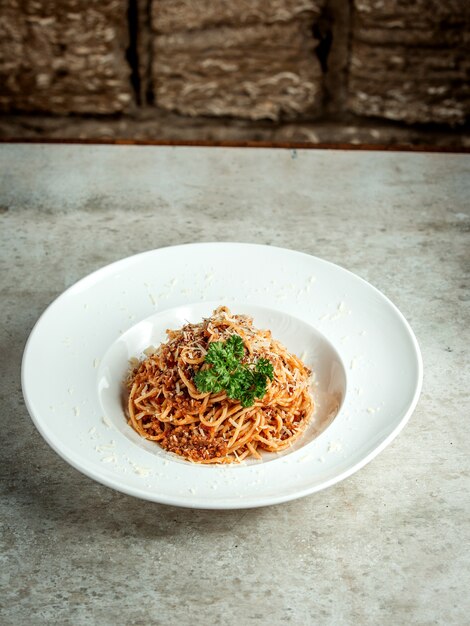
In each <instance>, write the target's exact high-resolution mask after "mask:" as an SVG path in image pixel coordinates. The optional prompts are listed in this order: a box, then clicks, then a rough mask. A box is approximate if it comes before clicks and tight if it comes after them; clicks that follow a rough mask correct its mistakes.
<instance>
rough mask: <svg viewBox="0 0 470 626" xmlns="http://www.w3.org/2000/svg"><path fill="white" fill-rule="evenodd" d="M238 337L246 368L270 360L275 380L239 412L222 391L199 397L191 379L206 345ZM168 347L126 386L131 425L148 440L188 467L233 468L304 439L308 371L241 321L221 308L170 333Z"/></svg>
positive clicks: (309, 407)
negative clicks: (183, 460)
mask: <svg viewBox="0 0 470 626" xmlns="http://www.w3.org/2000/svg"><path fill="white" fill-rule="evenodd" d="M234 334H237V335H239V336H240V337H241V338H242V339H243V344H244V348H245V355H244V357H243V361H244V362H247V363H248V362H253V360H254V359H257V358H264V359H268V360H269V361H270V362H271V363H272V365H273V371H274V376H273V380H272V382H271V381H268V385H267V390H266V393H265V395H264V397H263V398H261V399H256V400H255V402H254V404H253V405H252V406H249V407H243V406H242V405H241V403H240V402H239V401H237V400H232V399H230V398H228V397H227V395H226V393H225V392H224V391H221V392H218V393H201V392H200V391H199V390H198V388H197V387H196V385H195V382H194V376H195V374H196V373H197V372H198V371H199V370H200V369H201V368H203V367H205V368H207V367H208V366H207V365H205V366H204V359H205V356H206V354H207V350H208V347H209V345H210V344H211V343H212V342H214V341H225V340H227V339H228V338H229V337H230V336H231V335H234ZM167 335H168V341H167V342H166V343H163V344H161V345H160V347H159V348H158V349H157V350H156V351H154V352H153V353H152V354H150V355H149V356H148V358H146V359H145V360H144V361H142V362H140V363H139V364H138V365H137V366H136V367H135V368H133V370H132V371H131V372H130V374H129V376H128V379H127V381H126V382H127V388H128V393H129V395H128V418H129V423H130V425H131V426H132V427H133V428H134V429H135V430H136V431H137V432H138V433H139V434H140V435H142V437H145V438H146V439H149V440H152V441H155V442H157V443H159V444H160V445H161V446H162V447H163V448H164V449H165V450H168V451H170V452H174V453H176V454H178V455H180V456H182V457H184V458H186V459H187V460H189V461H194V462H198V463H231V462H234V461H242V460H243V459H245V458H247V457H255V458H257V459H260V458H261V455H260V452H261V451H263V450H266V451H269V452H279V451H281V450H284V449H285V448H287V447H289V446H291V445H292V443H293V442H294V441H295V439H297V437H299V435H300V434H301V433H302V432H303V430H304V428H305V426H306V424H307V422H308V420H309V418H310V416H311V414H312V411H313V400H312V397H311V395H310V389H309V387H310V375H311V371H310V370H309V369H308V368H307V367H306V366H305V365H304V364H303V363H302V361H301V360H300V359H298V358H297V357H296V356H294V355H293V354H290V353H289V352H288V351H287V350H286V348H285V347H284V346H283V345H282V344H281V343H279V342H278V341H276V340H275V339H273V338H272V335H271V331H269V330H258V329H256V328H255V327H254V326H253V321H252V319H251V318H250V317H248V316H245V315H232V313H231V312H230V311H229V310H228V309H227V308H226V307H219V308H218V309H216V310H215V311H214V313H213V315H212V317H210V318H207V319H204V320H203V321H202V322H201V323H199V324H187V325H185V326H183V328H182V329H181V330H168V331H167Z"/></svg>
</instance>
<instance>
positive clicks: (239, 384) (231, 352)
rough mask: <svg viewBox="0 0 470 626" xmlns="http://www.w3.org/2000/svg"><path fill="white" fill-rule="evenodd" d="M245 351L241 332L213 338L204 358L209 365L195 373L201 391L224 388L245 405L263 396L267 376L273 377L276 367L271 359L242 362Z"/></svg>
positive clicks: (231, 397) (217, 390)
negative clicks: (222, 338) (224, 338)
mask: <svg viewBox="0 0 470 626" xmlns="http://www.w3.org/2000/svg"><path fill="white" fill-rule="evenodd" d="M244 355H245V347H244V345H243V339H242V338H241V337H240V335H231V336H230V337H229V338H228V339H227V341H214V342H212V343H211V344H210V345H209V348H208V350H207V354H206V357H205V359H204V362H205V363H208V364H209V365H210V367H209V368H207V369H202V370H200V371H199V372H197V373H196V374H195V375H194V382H195V383H196V387H197V388H198V390H199V391H200V392H202V393H209V392H210V393H220V392H221V391H225V393H226V394H227V397H228V398H230V399H232V400H238V401H239V402H240V404H241V405H242V407H249V406H252V405H253V404H254V402H255V399H256V398H260V399H261V398H262V397H263V396H264V394H265V393H266V385H267V379H268V378H269V379H270V380H273V378H274V370H273V364H272V363H271V361H269V360H268V359H263V358H261V359H258V360H257V361H256V362H255V363H242V361H241V360H242V359H243V357H244Z"/></svg>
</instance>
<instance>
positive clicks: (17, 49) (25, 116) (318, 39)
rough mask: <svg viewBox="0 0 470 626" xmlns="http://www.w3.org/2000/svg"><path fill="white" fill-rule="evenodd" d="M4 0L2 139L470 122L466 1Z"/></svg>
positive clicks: (0, 31) (304, 134)
mask: <svg viewBox="0 0 470 626" xmlns="http://www.w3.org/2000/svg"><path fill="white" fill-rule="evenodd" d="M0 7H1V16H2V19H1V20H0V112H1V113H2V116H1V117H0V135H3V136H5V135H8V134H10V135H12V134H15V133H16V134H19V135H22V136H24V135H25V134H26V135H27V134H28V132H30V134H34V133H36V134H41V132H42V133H43V134H46V135H47V134H48V133H49V134H51V135H52V136H54V134H55V135H57V132H59V134H60V133H62V135H64V136H71V134H72V135H73V134H74V133H75V135H77V136H81V135H82V136H83V135H85V136H86V135H87V134H88V135H91V136H93V134H95V135H99V136H103V135H106V134H110V135H115V136H119V135H124V136H139V134H140V135H143V136H144V137H147V138H154V139H159V138H162V137H163V138H171V137H172V136H174V137H175V138H179V137H181V136H183V137H187V138H211V137H212V136H213V135H217V136H218V137H219V138H224V137H227V138H228V139H231V138H237V137H240V138H244V137H246V138H253V139H256V138H266V137H267V136H268V135H269V137H268V138H271V136H274V138H275V137H280V138H286V139H289V138H296V137H297V138H305V139H309V140H316V139H320V140H322V139H323V140H324V139H325V137H326V138H328V130H327V129H328V128H330V129H333V128H336V129H337V131H338V129H343V130H342V132H343V136H342V137H341V138H342V140H345V139H347V130H346V129H347V128H357V129H359V130H360V129H369V130H368V131H367V132H369V135H370V136H371V137H373V136H374V134H373V132H372V131H373V130H374V129H375V130H376V134H377V132H379V133H380V132H383V129H388V137H389V138H390V135H392V136H393V135H395V136H396V137H399V136H401V137H411V136H412V135H413V133H415V136H416V137H420V136H421V135H423V133H424V134H426V133H428V136H429V132H428V131H429V126H427V127H424V126H422V125H424V124H426V125H429V124H431V125H432V128H431V131H432V132H433V133H435V134H436V133H437V134H439V133H441V135H443V136H446V135H447V134H448V135H449V136H451V135H452V134H453V136H455V135H456V133H460V131H462V130H465V128H466V126H465V125H466V124H467V122H468V118H469V111H470V80H469V79H470V54H469V42H470V3H469V2H467V0H448V2H445V3H442V2H437V1H436V0H415V1H414V2H405V1H404V0H380V1H379V0H353V1H352V2H349V1H348V0H270V2H266V0H238V1H237V2H227V1H226V0H198V1H197V2H195V0H130V1H126V2H124V1H123V0H88V1H87V2H86V3H84V2H79V0H0ZM71 114H73V117H71ZM397 123H399V124H397ZM28 125H29V131H28ZM33 128H34V129H35V130H34V131H33V130H32V129H33ZM73 129H75V131H74V130H73ZM172 129H173V130H172ZM185 129H186V135H185ZM289 129H290V130H289ZM377 129H379V130H378V131H377ZM381 129H382V130H381ZM446 129H447V130H448V132H447V131H446ZM224 131H225V135H224ZM338 132H339V131H338ZM172 133H173V135H172ZM322 133H323V134H322ZM325 133H326V135H325ZM400 133H401V135H400ZM333 134H334V133H333ZM350 134H351V135H354V133H350ZM356 135H357V133H356ZM356 135H354V137H352V139H353V140H354V138H355V137H356ZM359 135H360V133H359Z"/></svg>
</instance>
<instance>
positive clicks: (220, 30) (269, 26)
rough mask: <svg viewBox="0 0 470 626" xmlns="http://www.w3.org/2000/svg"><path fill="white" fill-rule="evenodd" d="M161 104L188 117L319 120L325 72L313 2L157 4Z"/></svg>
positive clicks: (155, 81) (185, 0) (155, 61)
mask: <svg viewBox="0 0 470 626" xmlns="http://www.w3.org/2000/svg"><path fill="white" fill-rule="evenodd" d="M152 6H153V11H152V27H153V31H154V33H155V35H154V37H153V58H152V63H151V68H152V70H151V78H152V90H153V95H154V100H155V104H156V105H157V106H158V107H160V108H162V109H164V110H167V111H174V112H179V113H182V114H184V115H191V116H194V115H211V116H213V115H215V116H223V115H228V116H233V117H238V118H245V119H271V120H279V119H281V118H286V119H290V118H295V117H299V116H302V115H310V116H312V115H315V114H316V113H317V112H318V110H319V108H320V104H321V97H322V71H321V68H320V64H319V62H318V59H317V57H316V55H315V45H316V42H315V39H314V37H313V35H312V25H313V23H314V20H315V17H316V16H317V15H318V14H319V12H320V7H321V5H320V3H319V2H318V1H316V2H315V1H313V0H304V1H303V2H295V1H294V0H275V1H273V2H269V3H268V2H265V1H264V0H254V1H252V2H249V1H248V0H243V1H241V2H236V3H235V2H232V3H230V2H223V1H222V0H203V1H201V2H198V3H195V2H191V1H190V0H175V1H174V2H173V1H171V0H160V1H155V0H154V2H153V5H152Z"/></svg>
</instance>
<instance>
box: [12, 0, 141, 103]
mask: <svg viewBox="0 0 470 626" xmlns="http://www.w3.org/2000/svg"><path fill="white" fill-rule="evenodd" d="M126 10H127V3H126V2H124V0H101V1H100V0H89V1H88V2H86V3H83V2H80V0H52V1H51V0H36V1H34V2H32V1H27V0H1V13H2V19H1V21H0V111H47V112H50V113H100V114H102V113H115V112H119V111H124V110H126V109H128V108H129V106H130V104H131V102H132V98H133V96H132V89H131V84H130V80H129V74H130V72H129V67H128V64H127V62H126V57H125V53H126V46H127V39H128V36H127V22H126Z"/></svg>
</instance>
